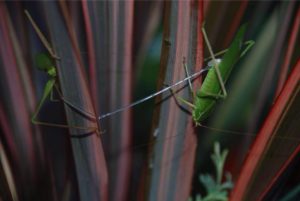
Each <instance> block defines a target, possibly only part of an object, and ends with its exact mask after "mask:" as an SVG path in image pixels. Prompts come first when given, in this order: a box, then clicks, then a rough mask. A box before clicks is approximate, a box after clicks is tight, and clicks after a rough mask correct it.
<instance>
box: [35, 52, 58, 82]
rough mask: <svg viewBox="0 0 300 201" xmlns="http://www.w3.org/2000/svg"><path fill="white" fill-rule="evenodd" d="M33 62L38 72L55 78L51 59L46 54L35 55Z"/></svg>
mask: <svg viewBox="0 0 300 201" xmlns="http://www.w3.org/2000/svg"><path fill="white" fill-rule="evenodd" d="M35 60H36V64H37V67H38V69H39V70H42V71H46V72H47V73H48V75H49V76H51V77H55V76H56V69H55V67H54V62H53V59H51V57H50V56H49V55H48V54H45V53H39V54H37V55H36V58H35Z"/></svg>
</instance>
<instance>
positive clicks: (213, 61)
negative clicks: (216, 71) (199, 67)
mask: <svg viewBox="0 0 300 201" xmlns="http://www.w3.org/2000/svg"><path fill="white" fill-rule="evenodd" d="M221 61H222V59H215V60H213V59H212V60H210V61H209V62H208V63H207V65H208V66H214V64H215V62H217V63H218V64H219V63H221Z"/></svg>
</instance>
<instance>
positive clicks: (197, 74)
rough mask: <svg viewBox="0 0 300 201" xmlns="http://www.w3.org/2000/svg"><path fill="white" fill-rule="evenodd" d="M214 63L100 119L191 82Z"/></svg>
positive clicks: (101, 117)
mask: <svg viewBox="0 0 300 201" xmlns="http://www.w3.org/2000/svg"><path fill="white" fill-rule="evenodd" d="M212 65H213V64H212V63H211V62H209V63H208V65H207V66H206V67H205V68H203V69H201V70H200V71H198V72H196V73H194V74H192V75H190V76H188V77H186V78H184V79H183V80H180V81H178V82H176V83H175V84H172V85H170V86H168V87H164V88H163V89H161V90H159V91H157V92H155V93H153V94H151V95H149V96H146V97H145V98H142V99H140V100H137V101H135V102H133V103H131V104H129V105H127V106H124V107H122V108H119V109H117V110H115V111H113V112H109V113H106V114H103V115H100V116H99V117H98V119H99V120H101V119H104V118H106V117H109V116H112V115H114V114H117V113H119V112H122V111H124V110H127V109H129V108H131V107H134V106H136V105H138V104H140V103H143V102H145V101H147V100H149V99H151V98H154V97H155V96H157V95H159V94H162V93H164V92H166V91H168V90H170V89H171V88H173V87H175V86H177V85H179V84H182V83H183V82H185V81H188V82H190V80H192V79H195V78H196V77H198V76H200V75H201V74H202V73H204V72H205V71H207V70H209V69H210V68H211V66H212Z"/></svg>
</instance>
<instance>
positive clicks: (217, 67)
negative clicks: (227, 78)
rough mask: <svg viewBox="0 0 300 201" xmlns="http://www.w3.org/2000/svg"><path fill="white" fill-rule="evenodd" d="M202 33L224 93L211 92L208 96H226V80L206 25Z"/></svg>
mask: <svg viewBox="0 0 300 201" xmlns="http://www.w3.org/2000/svg"><path fill="white" fill-rule="evenodd" d="M202 33H203V37H204V40H205V43H206V45H207V48H208V50H209V53H210V56H211V58H212V60H213V61H214V63H215V65H214V68H215V72H216V74H217V78H218V81H219V84H220V86H221V89H222V93H223V94H209V93H207V95H208V96H215V97H216V98H226V97H227V91H226V88H225V84H224V81H223V78H222V76H221V72H220V69H219V62H217V60H216V58H215V55H214V53H213V51H212V47H211V45H210V42H209V40H208V37H207V34H206V31H205V29H204V27H202Z"/></svg>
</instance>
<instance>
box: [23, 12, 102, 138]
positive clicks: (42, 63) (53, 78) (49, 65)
mask: <svg viewBox="0 0 300 201" xmlns="http://www.w3.org/2000/svg"><path fill="white" fill-rule="evenodd" d="M25 14H26V16H27V17H28V19H29V21H30V23H31V24H32V26H33V28H34V30H35V31H36V33H37V34H38V36H39V38H40V40H41V41H42V43H43V44H44V46H45V48H46V49H47V50H48V52H49V54H50V55H48V54H39V55H38V56H37V59H36V62H37V66H38V68H39V69H40V70H43V71H45V72H46V73H47V74H48V76H49V80H48V81H47V83H46V85H45V88H44V92H43V95H42V98H41V99H40V101H39V103H38V106H37V109H36V111H35V112H34V114H33V115H32V118H31V122H32V123H33V124H39V125H44V126H54V127H62V128H76V129H83V130H89V131H95V132H97V133H98V129H97V128H92V127H82V126H76V125H63V124H55V123H49V122H40V121H38V120H37V116H38V114H39V112H40V110H41V108H42V106H43V104H44V103H45V101H46V100H47V98H48V97H49V96H50V100H52V96H53V89H55V90H56V91H57V93H58V95H59V96H60V98H61V100H62V101H63V102H64V103H65V104H66V105H68V106H69V107H71V108H72V109H74V110H76V111H77V112H79V113H81V114H82V115H84V116H86V117H87V118H89V119H93V120H95V119H96V118H95V116H94V115H92V114H90V113H88V112H86V111H84V110H82V109H80V108H79V107H76V106H75V105H74V104H72V103H71V102H70V101H68V100H66V99H65V98H63V96H62V94H61V92H60V90H59V87H58V83H57V71H56V67H55V65H54V59H60V58H59V57H58V56H56V55H55V53H54V51H53V50H52V48H51V45H50V43H49V42H48V41H47V39H46V37H45V36H44V35H43V34H42V32H41V31H40V29H39V28H38V26H37V25H36V23H35V22H34V20H33V19H32V17H31V15H30V14H29V12H28V11H27V10H25ZM51 57H52V58H53V59H52V58H51Z"/></svg>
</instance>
